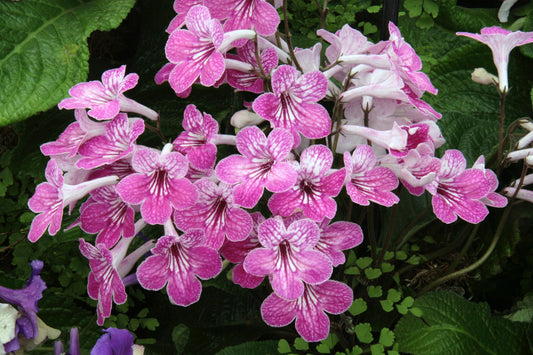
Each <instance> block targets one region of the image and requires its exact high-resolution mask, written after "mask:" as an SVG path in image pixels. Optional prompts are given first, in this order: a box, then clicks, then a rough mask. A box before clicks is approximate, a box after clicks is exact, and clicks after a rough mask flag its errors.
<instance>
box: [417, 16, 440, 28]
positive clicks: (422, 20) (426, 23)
mask: <svg viewBox="0 0 533 355" xmlns="http://www.w3.org/2000/svg"><path fill="white" fill-rule="evenodd" d="M434 24H435V21H433V18H432V17H431V16H430V15H429V14H428V13H427V12H424V13H423V14H422V15H420V17H419V18H418V20H416V26H417V27H419V28H421V29H423V30H425V29H428V28H431V27H433V25H434Z"/></svg>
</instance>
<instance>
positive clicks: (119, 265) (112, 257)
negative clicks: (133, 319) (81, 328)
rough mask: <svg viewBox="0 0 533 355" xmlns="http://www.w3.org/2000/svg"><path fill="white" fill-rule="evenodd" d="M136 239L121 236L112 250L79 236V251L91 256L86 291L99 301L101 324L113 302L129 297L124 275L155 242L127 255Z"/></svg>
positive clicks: (121, 301)
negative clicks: (90, 242)
mask: <svg viewBox="0 0 533 355" xmlns="http://www.w3.org/2000/svg"><path fill="white" fill-rule="evenodd" d="M132 240H133V238H128V239H121V241H120V242H119V243H118V244H117V245H115V246H114V247H113V248H112V249H108V248H106V247H105V245H104V244H97V245H96V247H94V246H93V245H91V244H89V243H87V242H86V241H85V240H83V239H81V238H80V240H79V241H80V251H81V253H82V254H83V256H84V257H86V258H87V259H89V266H90V267H91V272H90V273H89V283H88V285H87V292H88V294H89V297H91V298H92V299H93V300H98V305H97V309H96V310H97V314H98V320H97V323H98V325H103V324H104V319H105V318H107V317H109V316H110V315H111V306H112V304H113V302H115V303H116V304H122V303H124V302H126V299H127V298H128V296H127V295H126V290H125V288H124V283H123V282H122V278H123V277H124V276H126V274H127V273H128V272H129V271H130V270H131V269H132V267H133V266H134V265H135V263H136V262H137V260H138V259H139V258H140V257H141V256H143V255H144V254H145V253H146V252H147V251H148V250H149V248H150V247H151V246H152V244H153V242H152V241H149V242H147V243H145V244H144V245H143V246H141V247H140V248H138V249H137V250H135V251H134V252H133V253H131V254H130V255H128V257H126V258H124V256H125V255H126V252H127V250H128V246H129V245H130V243H131V241H132Z"/></svg>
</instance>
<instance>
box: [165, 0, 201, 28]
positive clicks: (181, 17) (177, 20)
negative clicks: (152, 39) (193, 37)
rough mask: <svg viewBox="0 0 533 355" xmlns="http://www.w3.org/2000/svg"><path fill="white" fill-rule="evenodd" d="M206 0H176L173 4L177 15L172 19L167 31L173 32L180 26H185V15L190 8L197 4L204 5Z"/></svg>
mask: <svg viewBox="0 0 533 355" xmlns="http://www.w3.org/2000/svg"><path fill="white" fill-rule="evenodd" d="M204 2H205V1H204V0H174V4H173V5H172V6H173V8H174V11H176V14H177V16H176V17H174V18H173V19H172V21H170V24H169V25H168V27H167V29H166V31H167V32H168V33H172V32H174V31H175V30H177V29H178V28H181V27H183V25H184V24H185V16H186V15H187V13H188V12H189V9H190V8H191V7H193V6H195V5H203V3H204Z"/></svg>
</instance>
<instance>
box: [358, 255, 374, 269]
mask: <svg viewBox="0 0 533 355" xmlns="http://www.w3.org/2000/svg"><path fill="white" fill-rule="evenodd" d="M355 263H356V264H357V266H359V268H360V269H361V270H363V269H366V268H367V267H369V266H370V264H372V258H371V257H369V256H365V257H364V258H359V259H357V260H356V261H355Z"/></svg>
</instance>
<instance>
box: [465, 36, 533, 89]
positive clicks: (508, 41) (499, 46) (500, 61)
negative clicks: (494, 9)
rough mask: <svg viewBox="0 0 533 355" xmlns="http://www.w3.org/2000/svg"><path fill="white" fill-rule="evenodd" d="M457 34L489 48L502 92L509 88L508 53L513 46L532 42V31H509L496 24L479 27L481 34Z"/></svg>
mask: <svg viewBox="0 0 533 355" xmlns="http://www.w3.org/2000/svg"><path fill="white" fill-rule="evenodd" d="M457 35H458V36H466V37H470V38H473V39H475V40H476V41H479V42H481V43H484V44H486V45H487V46H488V47H489V48H490V50H491V51H492V57H493V60H494V65H495V66H496V69H497V70H498V81H499V89H500V92H502V93H506V92H507V91H508V90H509V84H508V78H507V66H508V64H509V54H510V53H511V51H512V50H513V48H514V47H518V46H522V45H524V44H527V43H532V42H533V32H522V31H515V32H511V31H509V30H506V29H504V28H501V27H498V26H492V27H485V28H483V29H481V34H477V33H468V32H457Z"/></svg>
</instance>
